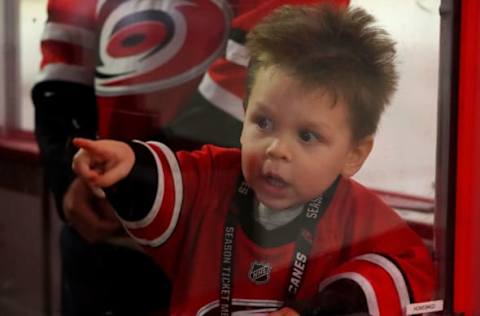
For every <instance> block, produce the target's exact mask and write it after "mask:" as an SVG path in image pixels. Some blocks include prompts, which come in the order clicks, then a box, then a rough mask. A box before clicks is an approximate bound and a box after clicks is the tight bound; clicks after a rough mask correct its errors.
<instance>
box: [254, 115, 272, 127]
mask: <svg viewBox="0 0 480 316" xmlns="http://www.w3.org/2000/svg"><path fill="white" fill-rule="evenodd" d="M257 126H258V127H259V128H260V129H265V130H268V129H271V128H272V127H273V122H272V120H271V119H269V118H268V117H264V116H262V117H259V118H258V119H257Z"/></svg>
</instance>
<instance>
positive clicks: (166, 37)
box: [95, 0, 231, 95]
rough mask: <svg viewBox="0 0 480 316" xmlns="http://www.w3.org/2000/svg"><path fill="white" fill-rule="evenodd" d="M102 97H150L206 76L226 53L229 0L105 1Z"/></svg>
mask: <svg viewBox="0 0 480 316" xmlns="http://www.w3.org/2000/svg"><path fill="white" fill-rule="evenodd" d="M96 14H97V27H98V28H99V30H100V35H99V37H100V38H99V56H98V57H99V61H98V62H99V64H98V65H97V67H96V69H97V73H96V81H95V85H96V90H97V94H99V95H124V94H130V93H148V92H151V91H157V90H164V89H168V88H172V87H176V86H179V85H181V84H183V83H185V82H188V81H190V80H192V79H195V78H198V77H199V76H201V75H202V74H203V73H204V72H205V71H206V70H207V68H208V66H209V65H210V63H211V62H212V61H213V60H214V59H215V58H217V57H218V56H219V55H220V54H221V53H222V52H223V49H224V44H225V41H226V38H227V35H228V30H229V25H230V21H231V12H230V8H229V6H228V4H226V3H224V2H223V1H212V0H197V1H187V0H182V1H172V0H171V1H150V0H137V1H116V0H115V1H105V2H103V3H100V4H99V7H98V9H97V13H96Z"/></svg>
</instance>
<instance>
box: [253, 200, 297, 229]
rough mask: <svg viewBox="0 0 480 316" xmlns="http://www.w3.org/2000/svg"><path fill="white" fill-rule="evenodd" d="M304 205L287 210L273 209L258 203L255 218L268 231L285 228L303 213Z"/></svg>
mask: <svg viewBox="0 0 480 316" xmlns="http://www.w3.org/2000/svg"><path fill="white" fill-rule="evenodd" d="M303 207H304V205H303V204H301V205H297V206H293V207H290V208H287V209H280V210H277V209H271V208H268V207H266V206H265V205H264V204H262V203H260V202H258V201H256V202H255V211H254V218H255V220H256V221H257V222H258V223H260V224H261V225H262V226H263V227H264V228H265V229H266V230H273V229H275V228H278V227H280V226H284V225H286V224H288V223H290V222H291V221H293V220H294V219H295V218H296V217H297V216H298V215H300V214H301V213H302V210H303Z"/></svg>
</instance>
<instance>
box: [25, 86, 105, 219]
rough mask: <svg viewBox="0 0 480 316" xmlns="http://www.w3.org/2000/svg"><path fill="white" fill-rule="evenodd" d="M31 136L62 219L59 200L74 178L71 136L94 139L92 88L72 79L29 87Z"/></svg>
mask: <svg viewBox="0 0 480 316" xmlns="http://www.w3.org/2000/svg"><path fill="white" fill-rule="evenodd" d="M32 101H33V104H34V106H35V136H36V139H37V142H38V145H39V147H40V154H41V158H42V163H43V167H44V171H45V173H46V176H47V182H48V185H49V188H50V190H51V191H52V192H53V195H54V198H55V203H56V206H57V211H58V213H59V215H60V217H61V218H62V219H64V215H63V209H62V200H63V195H64V194H65V192H66V190H67V188H68V186H69V185H70V183H71V182H72V180H73V179H74V174H73V172H72V168H71V164H72V157H73V155H74V154H75V152H76V149H75V148H74V147H73V146H72V145H71V140H72V139H73V137H77V136H81V137H86V138H95V135H96V131H97V107H96V98H95V93H94V90H93V87H89V86H85V85H82V84H78V83H73V82H64V81H44V82H39V83H37V84H36V85H35V86H34V87H33V89H32Z"/></svg>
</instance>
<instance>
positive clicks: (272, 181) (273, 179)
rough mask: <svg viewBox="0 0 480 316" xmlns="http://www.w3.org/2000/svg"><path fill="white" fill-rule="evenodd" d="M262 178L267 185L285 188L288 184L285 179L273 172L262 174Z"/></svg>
mask: <svg viewBox="0 0 480 316" xmlns="http://www.w3.org/2000/svg"><path fill="white" fill-rule="evenodd" d="M263 178H264V179H265V181H266V182H267V183H268V184H269V185H271V186H273V187H276V188H285V187H287V186H288V183H287V182H286V181H285V180H283V179H282V178H281V177H279V176H277V175H274V174H270V173H269V174H266V175H264V176H263Z"/></svg>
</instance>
